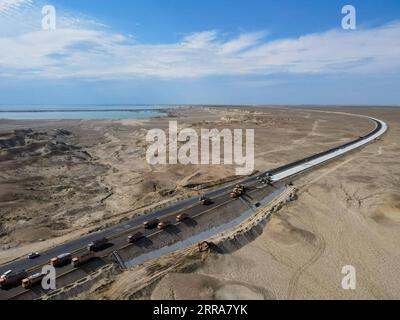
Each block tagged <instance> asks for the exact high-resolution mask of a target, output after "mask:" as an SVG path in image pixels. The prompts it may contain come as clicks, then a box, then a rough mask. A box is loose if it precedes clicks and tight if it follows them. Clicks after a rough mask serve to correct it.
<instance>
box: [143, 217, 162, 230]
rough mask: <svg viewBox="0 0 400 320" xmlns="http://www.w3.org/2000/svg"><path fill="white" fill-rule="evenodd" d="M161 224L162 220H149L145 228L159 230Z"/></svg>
mask: <svg viewBox="0 0 400 320" xmlns="http://www.w3.org/2000/svg"><path fill="white" fill-rule="evenodd" d="M159 223H160V220H158V219H154V220H149V221H146V222H144V223H143V226H144V228H145V229H154V228H157V226H158V224H159Z"/></svg>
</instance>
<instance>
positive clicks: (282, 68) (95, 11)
mask: <svg viewBox="0 0 400 320" xmlns="http://www.w3.org/2000/svg"><path fill="white" fill-rule="evenodd" d="M46 4H51V5H54V7H55V8H56V12H57V29H56V30H47V31H45V30H41V19H42V15H41V8H42V7H43V6H44V5H46ZM346 4H351V5H353V6H354V7H355V8H356V9H357V30H355V31H352V30H343V29H342V28H341V20H342V17H343V15H342V13H341V9H342V7H343V6H344V5H346ZM399 71H400V2H399V1H398V0H382V1H377V0H375V1H372V0H362V1H335V0H330V1H316V0H314V1H312V0H307V1H294V0H293V1H267V0H247V1H245V0H226V1H225V0H202V1H194V0H169V1H165V0H157V1H152V0H146V1H145V0H133V1H126V0H116V1H115V0H114V1H106V0H79V1H77V0H53V1H50V0H49V1H44V0H0V98H1V101H0V104H142V103H148V104H159V103H167V104H168V103H171V104H173V103H179V104H368V105H374V104H379V105H385V104H386V105H388V104H396V105H400V90H398V88H399V87H400V72H399Z"/></svg>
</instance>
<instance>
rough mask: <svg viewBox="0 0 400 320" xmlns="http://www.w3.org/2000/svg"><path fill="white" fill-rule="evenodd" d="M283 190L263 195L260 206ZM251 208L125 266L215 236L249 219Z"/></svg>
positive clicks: (283, 189) (133, 264)
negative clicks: (231, 218) (232, 218)
mask: <svg viewBox="0 0 400 320" xmlns="http://www.w3.org/2000/svg"><path fill="white" fill-rule="evenodd" d="M284 191H285V187H281V188H279V189H278V190H275V191H274V192H273V193H271V194H269V195H268V196H267V197H265V198H264V199H262V200H261V201H260V206H261V207H262V206H265V205H267V204H268V203H270V202H271V201H272V200H274V199H276V198H277V197H278V196H279V195H281V194H282V193H283V192H284ZM253 210H254V208H252V209H248V210H246V211H245V212H243V213H242V214H241V215H240V216H239V217H237V218H236V219H234V220H232V221H230V222H228V223H225V224H223V225H220V226H218V227H215V228H212V229H210V230H207V231H204V232H201V233H199V234H197V235H194V236H192V237H190V238H188V239H186V240H183V241H179V242H176V243H174V244H173V245H171V246H167V247H163V248H161V249H158V250H155V251H152V252H149V253H146V254H144V255H141V256H139V257H136V258H134V259H132V260H129V261H127V262H125V266H126V267H127V268H132V267H134V266H137V265H141V264H143V263H145V262H146V261H150V260H153V259H157V258H160V257H162V256H165V255H167V254H169V253H172V252H175V251H178V250H182V249H186V248H189V247H191V246H193V245H195V244H196V243H199V242H202V241H205V240H207V239H210V238H212V237H213V236H216V235H218V234H220V233H222V232H223V231H226V230H229V229H233V228H235V227H237V226H239V225H240V224H241V223H243V222H244V221H246V220H247V219H249V218H250V217H251V216H252V215H253V214H254V211H253Z"/></svg>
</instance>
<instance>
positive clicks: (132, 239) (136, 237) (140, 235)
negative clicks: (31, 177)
mask: <svg viewBox="0 0 400 320" xmlns="http://www.w3.org/2000/svg"><path fill="white" fill-rule="evenodd" d="M143 238H144V235H143V233H141V232H137V233H135V234H133V235H130V236H128V242H129V243H136V242H138V241H139V240H141V239H143Z"/></svg>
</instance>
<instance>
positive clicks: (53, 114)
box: [0, 105, 170, 120]
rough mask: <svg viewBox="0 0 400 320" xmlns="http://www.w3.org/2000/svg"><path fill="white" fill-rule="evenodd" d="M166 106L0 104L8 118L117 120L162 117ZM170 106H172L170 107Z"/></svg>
mask: <svg viewBox="0 0 400 320" xmlns="http://www.w3.org/2000/svg"><path fill="white" fill-rule="evenodd" d="M165 108H167V107H166V106H148V105H135V106H125V105H123V106H118V105H112V106H0V119H8V120H117V119H145V118H158V117H162V116H163V115H164V113H163V112H162V109H165ZM169 108H170V107H169Z"/></svg>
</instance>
